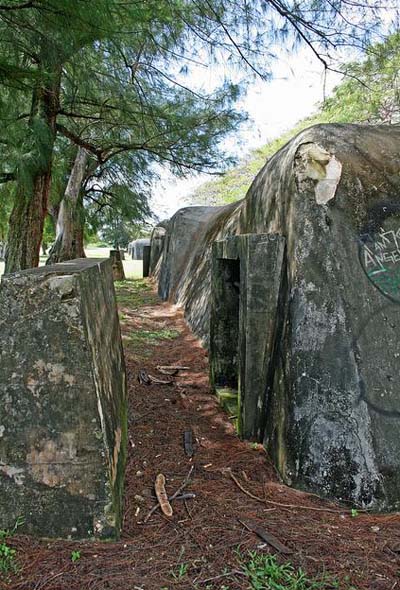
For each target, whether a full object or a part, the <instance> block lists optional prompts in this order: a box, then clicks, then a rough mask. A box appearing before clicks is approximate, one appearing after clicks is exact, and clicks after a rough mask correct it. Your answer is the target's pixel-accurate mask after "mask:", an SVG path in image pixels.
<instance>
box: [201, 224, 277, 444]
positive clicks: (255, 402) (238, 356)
mask: <svg viewBox="0 0 400 590" xmlns="http://www.w3.org/2000/svg"><path fill="white" fill-rule="evenodd" d="M284 251H285V239H284V238H283V237H281V236H277V235H275V234H267V235H264V234H244V235H238V236H230V237H228V238H226V239H225V240H221V241H216V242H214V244H213V254H212V273H211V310H210V373H211V374H210V377H211V383H212V385H213V387H214V389H215V392H216V394H217V395H218V397H219V400H220V402H221V403H222V405H223V406H224V407H225V408H226V409H227V410H228V413H229V415H230V416H231V417H232V419H234V420H235V421H236V427H237V430H238V432H239V434H240V436H241V437H242V438H245V439H249V440H254V441H258V442H262V441H263V437H264V432H265V428H266V423H267V405H268V400H267V398H268V395H269V393H270V392H271V390H272V383H273V379H274V366H275V361H274V358H275V355H274V349H275V337H276V334H277V326H278V324H279V322H278V316H277V313H278V305H279V294H280V289H281V278H282V273H283V269H284V266H283V260H284Z"/></svg>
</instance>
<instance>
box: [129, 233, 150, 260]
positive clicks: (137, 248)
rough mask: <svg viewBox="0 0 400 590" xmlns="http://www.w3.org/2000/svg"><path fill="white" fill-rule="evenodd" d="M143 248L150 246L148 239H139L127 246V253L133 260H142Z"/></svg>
mask: <svg viewBox="0 0 400 590" xmlns="http://www.w3.org/2000/svg"><path fill="white" fill-rule="evenodd" d="M144 246H150V238H141V239H140V240H134V241H133V242H130V243H129V244H128V253H129V254H130V255H131V257H132V259H133V260H143V248H144Z"/></svg>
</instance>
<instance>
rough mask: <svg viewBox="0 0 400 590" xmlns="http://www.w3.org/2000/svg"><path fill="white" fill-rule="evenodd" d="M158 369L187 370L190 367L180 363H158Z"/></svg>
mask: <svg viewBox="0 0 400 590" xmlns="http://www.w3.org/2000/svg"><path fill="white" fill-rule="evenodd" d="M156 369H157V370H158V371H161V372H162V371H189V370H190V367H182V366H180V365H158V366H157V367H156Z"/></svg>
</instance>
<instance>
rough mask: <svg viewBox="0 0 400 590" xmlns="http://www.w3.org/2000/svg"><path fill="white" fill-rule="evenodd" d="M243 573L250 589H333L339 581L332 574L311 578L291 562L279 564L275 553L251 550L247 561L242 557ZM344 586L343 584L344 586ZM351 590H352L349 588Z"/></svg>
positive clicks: (337, 585) (337, 586)
mask: <svg viewBox="0 0 400 590" xmlns="http://www.w3.org/2000/svg"><path fill="white" fill-rule="evenodd" d="M241 561H242V573H243V574H244V575H245V576H246V578H247V579H248V582H249V590H250V589H251V590H270V589H273V590H333V589H335V588H340V586H339V582H338V581H337V580H335V579H334V578H332V577H330V576H326V575H325V576H322V577H319V578H310V577H309V576H307V574H306V573H305V572H304V571H303V570H302V569H301V568H299V569H295V568H294V567H293V566H292V564H291V563H290V562H286V563H283V564H279V563H278V562H277V560H276V557H275V556H274V555H264V554H260V553H257V552H255V551H251V552H249V553H248V554H247V558H246V561H243V558H242V560H241ZM342 588H343V586H342ZM349 590H351V589H350V588H349Z"/></svg>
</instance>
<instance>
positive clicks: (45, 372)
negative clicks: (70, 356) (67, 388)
mask: <svg viewBox="0 0 400 590" xmlns="http://www.w3.org/2000/svg"><path fill="white" fill-rule="evenodd" d="M33 368H34V370H35V371H36V373H37V374H38V376H39V378H40V377H45V378H47V380H48V381H50V383H55V384H56V385H59V384H60V383H62V382H63V383H65V384H66V385H74V383H75V377H74V375H70V374H69V373H67V372H66V371H65V367H64V365H62V364H61V363H46V362H45V361H44V360H43V359H39V360H37V361H36V362H35V363H34V365H33ZM38 385H39V381H38V380H37V379H36V378H35V376H33V375H28V377H27V379H26V386H27V388H28V389H29V390H30V391H31V392H32V393H33V394H34V395H35V394H36V390H37V387H38Z"/></svg>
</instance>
